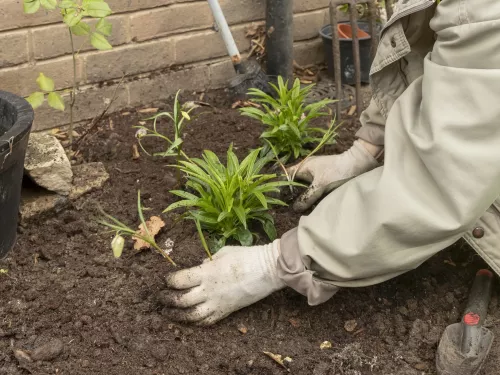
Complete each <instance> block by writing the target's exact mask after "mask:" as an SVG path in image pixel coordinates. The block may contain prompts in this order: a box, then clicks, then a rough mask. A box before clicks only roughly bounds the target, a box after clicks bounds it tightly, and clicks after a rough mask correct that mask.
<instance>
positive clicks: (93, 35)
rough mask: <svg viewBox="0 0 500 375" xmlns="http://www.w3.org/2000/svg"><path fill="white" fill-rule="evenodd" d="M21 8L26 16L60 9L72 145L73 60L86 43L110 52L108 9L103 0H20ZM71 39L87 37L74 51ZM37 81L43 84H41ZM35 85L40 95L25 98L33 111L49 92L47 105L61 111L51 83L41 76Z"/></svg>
mask: <svg viewBox="0 0 500 375" xmlns="http://www.w3.org/2000/svg"><path fill="white" fill-rule="evenodd" d="M23 5H24V12H25V13H28V14H33V13H36V12H37V11H38V10H39V9H40V8H44V9H46V10H49V11H55V10H59V11H60V12H61V17H62V20H63V22H64V23H65V24H66V26H67V27H68V34H69V39H70V42H71V54H72V56H73V84H72V87H71V91H70V105H69V108H70V129H69V140H70V144H71V143H72V142H73V138H72V137H73V109H74V106H75V98H76V92H77V90H78V82H77V79H76V78H77V77H76V58H77V55H78V53H79V52H80V50H81V49H82V47H83V46H84V45H85V43H86V42H90V44H91V45H92V46H93V47H94V48H96V49H98V50H109V49H111V48H112V46H111V44H110V43H109V42H108V40H107V37H109V36H110V35H111V32H112V24H111V23H110V22H109V21H108V20H107V19H106V17H107V16H109V15H110V14H111V9H110V7H109V5H108V3H106V1H104V0H23ZM86 18H93V19H97V20H98V21H97V22H96V23H95V24H94V25H93V26H92V27H91V25H90V23H87V22H85V21H84V19H86ZM74 36H83V37H87V38H85V40H84V41H83V43H82V45H81V46H80V47H79V48H78V49H76V48H75V38H74ZM40 77H43V78H40ZM39 81H41V82H43V84H41V83H40V82H39ZM37 83H38V85H39V87H40V89H41V90H42V92H39V91H38V92H34V93H33V94H31V95H29V96H28V98H27V100H28V101H29V102H30V104H31V105H32V106H33V108H35V109H36V108H38V107H39V106H41V105H42V104H43V102H44V98H45V95H44V92H48V95H47V102H48V104H49V106H51V107H52V108H54V109H57V110H61V111H64V110H65V105H64V101H63V99H62V97H61V96H60V95H59V94H57V93H56V92H54V81H53V80H52V79H50V78H48V77H46V76H45V75H43V73H41V74H40V76H39V78H38V79H37Z"/></svg>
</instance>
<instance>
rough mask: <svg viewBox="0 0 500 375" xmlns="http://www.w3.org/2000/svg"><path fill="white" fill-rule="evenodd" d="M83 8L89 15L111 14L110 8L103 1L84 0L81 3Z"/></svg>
mask: <svg viewBox="0 0 500 375" xmlns="http://www.w3.org/2000/svg"><path fill="white" fill-rule="evenodd" d="M82 7H83V9H84V10H85V11H86V12H87V14H88V15H89V16H90V17H94V18H104V17H107V16H109V15H110V14H111V8H110V7H109V5H108V4H107V3H106V2H104V1H96V0H93V1H88V0H87V1H84V2H83V4H82Z"/></svg>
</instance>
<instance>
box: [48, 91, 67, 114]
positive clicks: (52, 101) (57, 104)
mask: <svg viewBox="0 0 500 375" xmlns="http://www.w3.org/2000/svg"><path fill="white" fill-rule="evenodd" d="M47 102H48V103H49V105H50V106H51V107H52V108H54V109H57V110H58V111H64V108H65V107H64V100H63V98H62V97H61V95H59V94H58V93H57V92H51V93H49V95H48V96H47Z"/></svg>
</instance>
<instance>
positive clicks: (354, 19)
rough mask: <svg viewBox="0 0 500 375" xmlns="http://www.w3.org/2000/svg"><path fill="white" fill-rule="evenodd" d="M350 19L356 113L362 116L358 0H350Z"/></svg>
mask: <svg viewBox="0 0 500 375" xmlns="http://www.w3.org/2000/svg"><path fill="white" fill-rule="evenodd" d="M349 19H350V21H351V29H352V55H353V58H354V72H355V74H354V75H355V79H356V113H357V114H358V116H360V115H361V111H362V107H363V103H362V98H361V61H360V58H359V39H358V10H357V9H356V0H349Z"/></svg>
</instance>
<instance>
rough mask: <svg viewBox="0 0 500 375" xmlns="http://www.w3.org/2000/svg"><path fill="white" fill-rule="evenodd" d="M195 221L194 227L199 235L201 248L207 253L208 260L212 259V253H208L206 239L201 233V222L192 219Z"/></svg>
mask: <svg viewBox="0 0 500 375" xmlns="http://www.w3.org/2000/svg"><path fill="white" fill-rule="evenodd" d="M194 222H195V223H196V229H197V230H198V234H199V236H200V240H201V244H202V245H203V248H204V249H205V252H206V253H207V255H208V258H209V259H210V261H212V260H213V259H212V254H211V253H210V250H209V249H208V245H207V241H205V236H204V235H203V231H202V230H201V224H200V222H199V221H198V220H195V221H194Z"/></svg>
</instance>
